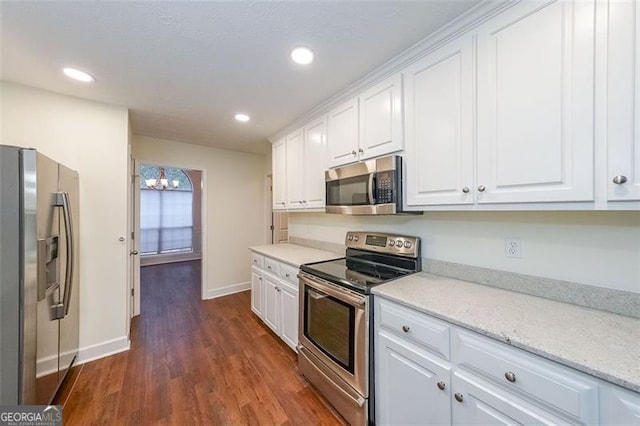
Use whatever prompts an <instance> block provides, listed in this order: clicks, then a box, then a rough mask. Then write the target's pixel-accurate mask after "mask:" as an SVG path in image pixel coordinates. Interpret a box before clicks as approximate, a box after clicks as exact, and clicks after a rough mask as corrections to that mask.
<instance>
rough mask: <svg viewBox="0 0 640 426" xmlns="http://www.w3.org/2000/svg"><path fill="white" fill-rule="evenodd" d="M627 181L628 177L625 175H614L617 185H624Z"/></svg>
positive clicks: (614, 181)
mask: <svg viewBox="0 0 640 426" xmlns="http://www.w3.org/2000/svg"><path fill="white" fill-rule="evenodd" d="M626 181H627V177H626V176H623V175H618V176H614V177H613V183H615V184H616V185H622V184H623V183H625V182H626Z"/></svg>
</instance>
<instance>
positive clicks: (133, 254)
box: [129, 250, 138, 256]
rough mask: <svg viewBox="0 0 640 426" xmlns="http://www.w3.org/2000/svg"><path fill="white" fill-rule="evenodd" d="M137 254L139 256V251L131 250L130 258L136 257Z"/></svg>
mask: <svg viewBox="0 0 640 426" xmlns="http://www.w3.org/2000/svg"><path fill="white" fill-rule="evenodd" d="M136 254H138V250H131V251H130V252H129V256H135V255H136Z"/></svg>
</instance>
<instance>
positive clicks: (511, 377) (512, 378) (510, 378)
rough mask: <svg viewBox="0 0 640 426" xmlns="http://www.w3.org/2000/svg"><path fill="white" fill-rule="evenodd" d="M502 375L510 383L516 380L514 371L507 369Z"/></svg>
mask: <svg viewBox="0 0 640 426" xmlns="http://www.w3.org/2000/svg"><path fill="white" fill-rule="evenodd" d="M504 377H505V378H506V379H507V380H508V381H510V382H511V383H515V382H516V375H515V373H514V372H512V371H507V372H506V373H504Z"/></svg>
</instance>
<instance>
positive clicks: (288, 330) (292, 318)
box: [280, 285, 298, 351]
mask: <svg viewBox="0 0 640 426" xmlns="http://www.w3.org/2000/svg"><path fill="white" fill-rule="evenodd" d="M280 288H281V291H280V296H281V298H282V305H281V306H282V322H281V323H280V325H281V327H280V331H281V335H280V337H282V340H284V342H285V343H286V344H287V345H289V346H290V347H291V349H293V350H294V351H297V349H296V348H297V346H298V292H297V291H294V290H292V289H291V288H289V287H288V286H286V285H282V286H281V287H280Z"/></svg>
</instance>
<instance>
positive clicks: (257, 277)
mask: <svg viewBox="0 0 640 426" xmlns="http://www.w3.org/2000/svg"><path fill="white" fill-rule="evenodd" d="M263 288H264V284H263V283H262V272H261V271H260V270H259V269H256V268H251V310H252V311H253V312H254V313H255V314H256V315H257V316H258V317H260V318H262V306H263V303H262V296H263V293H264V290H263Z"/></svg>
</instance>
